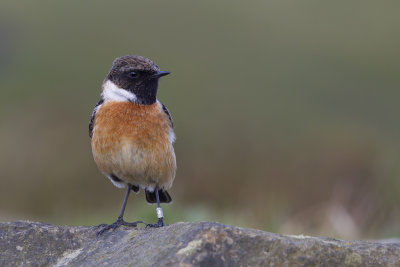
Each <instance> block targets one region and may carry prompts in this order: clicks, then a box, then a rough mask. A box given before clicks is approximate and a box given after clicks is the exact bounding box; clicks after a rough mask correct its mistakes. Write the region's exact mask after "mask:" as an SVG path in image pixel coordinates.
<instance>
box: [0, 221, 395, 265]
mask: <svg viewBox="0 0 400 267" xmlns="http://www.w3.org/2000/svg"><path fill="white" fill-rule="evenodd" d="M98 230H99V229H98V228H96V227H84V226H78V227H70V226H54V225H50V224H44V223H37V222H29V221H18V222H6V223H0V266H400V240H397V239H394V240H387V241H342V240H336V239H332V238H323V237H308V236H284V235H277V234H272V233H268V232H264V231H259V230H252V229H245V228H239V227H234V226H230V225H223V224H220V223H212V222H196V223H176V224H173V225H169V226H166V227H163V228H158V229H145V228H133V229H129V228H125V227H121V228H119V229H116V230H114V231H108V232H105V233H104V234H103V235H102V236H97V235H96V233H97V232H98Z"/></svg>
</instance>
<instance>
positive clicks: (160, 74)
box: [151, 71, 170, 78]
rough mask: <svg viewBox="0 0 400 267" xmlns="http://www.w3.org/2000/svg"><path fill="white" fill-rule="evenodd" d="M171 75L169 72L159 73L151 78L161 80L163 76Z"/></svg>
mask: <svg viewBox="0 0 400 267" xmlns="http://www.w3.org/2000/svg"><path fill="white" fill-rule="evenodd" d="M168 74H170V72H169V71H157V73H155V74H153V75H152V76H151V77H152V78H160V77H162V76H165V75H168Z"/></svg>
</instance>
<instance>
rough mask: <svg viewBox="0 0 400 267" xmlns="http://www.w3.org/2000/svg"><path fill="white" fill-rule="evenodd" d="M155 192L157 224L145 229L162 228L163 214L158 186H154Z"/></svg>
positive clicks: (148, 225) (149, 225)
mask: <svg viewBox="0 0 400 267" xmlns="http://www.w3.org/2000/svg"><path fill="white" fill-rule="evenodd" d="M154 190H155V191H156V192H155V193H156V198H157V209H156V212H157V218H158V221H157V223H154V224H147V225H146V227H163V226H164V214H163V210H162V208H161V207H160V196H159V195H158V186H156V188H155V189H154Z"/></svg>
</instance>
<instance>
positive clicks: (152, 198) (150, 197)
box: [145, 189, 172, 204]
mask: <svg viewBox="0 0 400 267" xmlns="http://www.w3.org/2000/svg"><path fill="white" fill-rule="evenodd" d="M145 192H146V200H147V202H148V203H150V204H154V203H157V197H156V191H155V190H154V191H153V192H150V191H147V190H145ZM158 196H159V197H160V203H171V202H172V198H171V196H170V195H169V194H168V192H167V191H165V190H162V189H160V190H158Z"/></svg>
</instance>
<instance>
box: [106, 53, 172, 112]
mask: <svg viewBox="0 0 400 267" xmlns="http://www.w3.org/2000/svg"><path fill="white" fill-rule="evenodd" d="M168 74H169V72H168V71H160V68H159V67H158V66H157V65H156V64H155V63H154V62H153V61H151V60H150V59H148V58H145V57H142V56H133V55H128V56H123V57H119V58H116V59H115V60H114V62H113V64H112V67H111V70H110V72H109V73H108V75H107V77H106V78H105V79H104V82H103V92H102V96H103V98H104V100H106V101H107V100H109V101H130V102H135V103H138V104H143V105H151V104H153V103H155V102H156V101H157V89H158V79H159V78H160V77H162V76H165V75H168Z"/></svg>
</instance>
